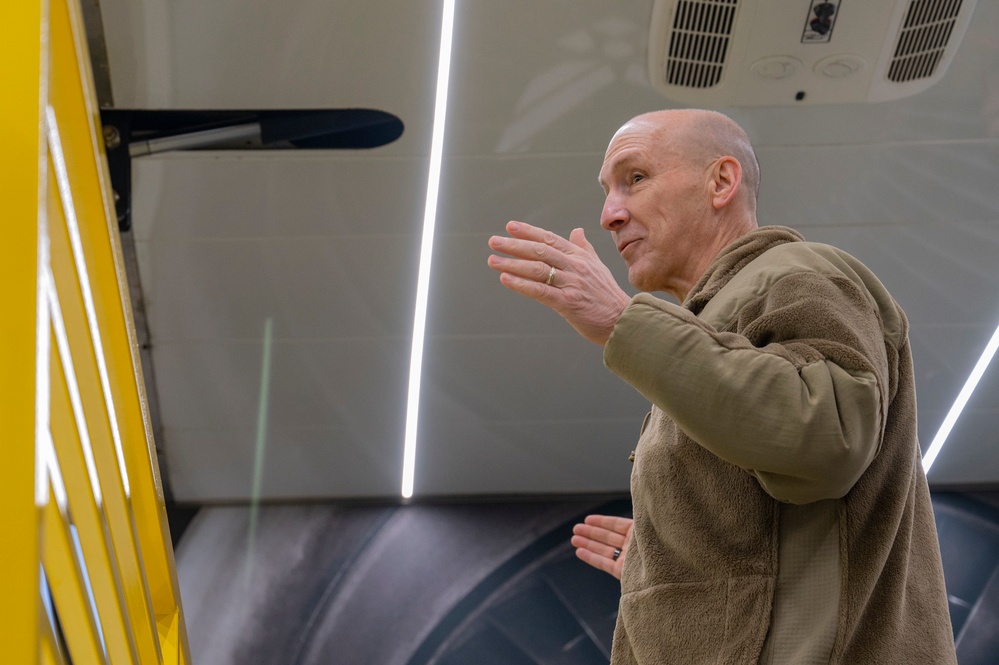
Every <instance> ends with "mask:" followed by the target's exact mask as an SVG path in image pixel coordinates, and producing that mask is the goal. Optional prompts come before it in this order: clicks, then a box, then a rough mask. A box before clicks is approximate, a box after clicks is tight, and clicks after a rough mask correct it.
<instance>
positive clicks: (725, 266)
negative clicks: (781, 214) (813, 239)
mask: <svg viewBox="0 0 999 665" xmlns="http://www.w3.org/2000/svg"><path fill="white" fill-rule="evenodd" d="M804 240H805V238H804V236H802V235H801V234H800V233H798V232H797V231H795V230H794V229H789V228H787V227H786V226H761V227H759V228H757V229H753V230H752V231H750V232H749V233H747V234H745V235H743V236H740V237H739V238H737V239H736V240H735V241H734V242H732V243H731V244H729V245H728V246H727V247H725V249H723V250H722V251H721V252H719V253H718V256H716V257H715V258H714V260H713V261H712V262H711V265H709V266H708V269H707V270H705V271H704V274H703V275H701V278H700V279H699V280H697V284H695V285H694V288H692V289H691V290H690V293H689V294H688V295H687V299H686V300H685V301H684V302H683V306H684V307H685V308H687V309H689V310H690V311H691V312H693V313H694V314H698V313H700V311H701V310H702V309H704V306H705V305H707V304H708V301H710V300H711V299H712V298H713V297H714V296H715V294H716V293H718V292H719V291H721V289H722V287H724V286H725V285H726V284H728V282H729V280H731V279H732V278H733V277H735V274H736V273H738V272H739V271H740V270H742V269H743V268H744V267H745V266H746V265H747V264H748V263H749V262H750V261H752V260H754V259H755V258H756V257H758V256H759V255H760V254H763V253H764V252H765V251H767V250H768V249H772V248H774V247H776V246H777V245H783V244H784V243H788V242H803V241H804Z"/></svg>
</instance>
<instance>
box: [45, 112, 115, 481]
mask: <svg viewBox="0 0 999 665" xmlns="http://www.w3.org/2000/svg"><path fill="white" fill-rule="evenodd" d="M45 112H46V114H45V119H46V126H47V129H48V139H49V151H50V153H51V155H52V164H53V165H54V166H55V174H56V183H58V185H59V198H60V199H62V209H63V214H64V215H65V217H66V227H67V229H68V230H69V240H70V244H71V245H72V247H73V259H74V262H75V263H76V273H77V277H78V279H79V282H80V291H81V293H82V294H83V306H84V309H85V310H86V311H87V324H88V325H89V327H90V338H91V340H92V342H93V347H94V356H95V357H96V359H97V373H98V374H99V375H100V378H101V389H102V390H103V392H104V403H105V405H106V407H107V412H108V424H109V425H110V427H111V439H112V440H113V441H114V449H115V454H116V455H117V457H118V472H119V474H120V475H121V483H122V486H123V488H124V490H125V496H126V497H129V496H131V491H130V487H129V483H128V470H127V469H126V467H125V454H124V452H123V451H122V446H121V434H120V433H119V432H118V417H117V415H116V414H115V409H114V400H113V399H112V397H111V383H110V381H108V368H107V364H106V363H105V362H104V345H103V344H102V343H101V331H100V328H99V327H98V324H97V311H96V309H95V308H94V296H93V292H92V291H91V290H90V276H89V275H88V274H87V262H86V257H85V256H84V254H83V242H82V241H81V239H80V225H79V223H78V222H77V220H76V207H75V206H74V205H73V190H72V188H71V186H70V183H69V171H68V170H67V168H66V159H65V157H64V154H63V151H62V140H61V139H60V138H59V125H58V124H57V123H56V116H55V111H54V110H53V109H52V107H51V106H49V107H46V109H45Z"/></svg>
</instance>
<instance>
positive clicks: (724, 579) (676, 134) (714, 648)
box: [489, 110, 956, 665]
mask: <svg viewBox="0 0 999 665" xmlns="http://www.w3.org/2000/svg"><path fill="white" fill-rule="evenodd" d="M759 179H760V176H759V166H758V164H757V160H756V156H755V153H754V151H753V148H752V145H751V144H750V141H749V139H748V137H747V136H746V134H745V132H744V131H743V130H742V129H741V128H740V127H739V126H738V125H736V124H735V123H734V122H733V121H732V120H730V119H729V118H727V117H725V116H724V115H721V114H718V113H714V112H710V111H695V110H682V111H663V112H658V113H650V114H646V115H642V116H639V117H637V118H635V119H633V120H631V121H630V122H628V123H627V124H625V125H624V126H623V127H622V128H621V129H620V130H619V131H618V132H617V133H616V134H615V135H614V137H613V139H612V140H611V142H610V145H609V146H608V148H607V152H606V155H605V157H604V163H603V166H602V168H601V170H600V178H599V180H600V184H601V186H602V187H603V189H604V192H605V194H606V200H605V203H604V208H603V212H602V214H601V219H600V224H601V226H602V227H603V228H604V229H606V230H607V231H609V232H610V234H611V236H612V238H613V239H614V243H615V245H616V247H617V250H618V252H619V253H620V254H621V258H622V259H624V262H625V263H626V264H627V266H628V281H629V282H631V284H632V285H633V286H635V287H636V288H638V289H640V290H641V291H643V293H640V294H639V295H637V296H635V297H629V296H628V295H627V294H626V293H625V292H624V291H623V290H622V289H621V288H620V287H619V286H618V285H617V283H616V282H615V280H614V279H613V277H612V276H611V274H610V271H609V270H608V269H607V267H606V266H605V265H604V264H603V263H602V262H601V261H600V259H599V258H598V257H597V255H596V253H595V252H594V250H593V247H592V245H590V243H589V242H588V241H587V240H586V237H585V234H584V232H583V230H582V229H578V228H577V229H575V230H573V231H572V233H570V235H569V237H568V238H567V239H566V238H562V237H560V236H558V235H556V234H554V233H552V232H550V231H547V230H544V229H540V228H537V227H534V226H531V225H529V224H526V223H523V222H510V223H509V224H508V225H507V227H506V230H507V234H508V235H506V236H493V237H492V238H490V240H489V246H490V247H491V249H492V250H494V251H495V252H497V253H496V254H493V255H491V256H490V257H489V265H490V266H491V267H492V268H494V269H495V270H497V271H499V272H500V281H501V282H502V283H503V285H504V286H506V287H508V288H510V289H512V290H514V291H516V292H518V293H521V294H523V295H525V296H527V297H529V298H532V299H534V300H536V301H538V302H540V303H542V304H543V305H547V306H548V307H550V308H552V309H554V310H555V311H556V312H558V313H559V314H561V315H562V316H563V317H564V318H565V319H566V321H568V323H569V324H570V325H572V326H573V328H575V329H576V330H577V331H578V332H579V333H580V334H581V335H582V336H583V337H585V338H586V339H588V340H590V341H592V342H594V343H596V344H599V345H600V346H602V347H603V357H604V363H605V364H606V366H607V367H608V368H609V369H611V370H612V371H613V372H615V373H616V374H617V375H618V376H620V377H621V378H622V379H623V380H624V381H626V382H627V383H629V384H630V385H631V386H633V387H634V388H635V389H636V390H638V391H639V392H640V393H641V394H642V395H644V396H645V397H646V398H648V399H649V401H650V402H651V403H652V410H651V412H650V413H649V415H648V416H647V417H646V419H645V422H644V424H643V425H642V433H641V436H640V438H639V442H638V445H637V447H636V451H635V455H634V467H633V469H632V479H631V493H632V503H633V507H634V522H633V523H632V522H631V521H630V520H626V519H621V518H609V517H599V516H595V517H591V518H589V519H588V520H587V523H586V524H584V525H580V526H579V527H577V530H576V536H574V538H573V544H574V545H576V546H577V547H578V548H579V552H578V553H579V556H580V558H582V559H584V560H585V561H587V562H588V563H590V564H592V565H595V566H597V567H598V568H601V569H603V570H606V571H608V572H610V573H612V574H615V575H618V576H619V577H620V578H621V587H622V588H621V590H622V596H621V605H620V611H619V614H618V620H617V627H616V630H615V634H614V648H613V654H612V659H611V662H612V663H613V665H623V664H626V663H639V664H642V665H662V664H665V663H712V664H714V663H767V664H770V663H788V664H794V665H802V664H806V665H807V664H811V663H848V664H850V665H857V664H863V663H872V664H873V663H878V664H881V663H933V664H934V665H937V664H949V663H956V658H955V654H954V643H953V635H952V632H951V624H950V617H949V612H948V607H947V598H946V594H945V591H944V580H943V573H942V568H941V564H940V552H939V546H938V543H937V536H936V530H935V526H934V521H933V513H932V509H931V505H930V498H929V490H928V487H927V484H926V478H925V476H924V474H923V470H922V465H921V460H920V451H919V444H918V441H917V439H916V412H915V388H914V381H913V374H912V364H911V354H910V349H909V342H908V336H907V330H908V323H907V321H906V318H905V315H904V314H903V312H902V310H901V309H900V308H899V307H898V305H897V304H896V303H895V302H894V300H893V299H892V298H891V296H890V295H889V293H888V292H887V291H886V290H885V288H884V286H882V284H881V283H880V282H879V281H878V280H877V278H876V277H875V276H874V275H873V274H872V273H871V272H870V271H869V270H868V269H867V268H866V267H865V266H863V265H862V264H861V263H860V262H859V261H857V260H856V259H855V258H853V257H851V256H849V255H848V254H846V253H844V252H842V251H840V250H837V249H835V248H833V247H829V246H827V245H820V244H816V243H809V242H805V241H804V239H803V238H802V237H801V236H800V235H799V234H798V233H796V232H795V231H793V230H791V229H788V228H784V227H776V226H769V227H768V226H764V227H758V225H757V219H756V199H757V190H758V186H759ZM654 291H664V292H666V293H669V294H672V295H673V296H674V297H675V298H676V300H677V301H678V302H679V303H680V304H679V305H676V304H673V303H671V302H668V301H664V300H661V299H659V298H656V297H654V296H652V295H650V293H649V292H654Z"/></svg>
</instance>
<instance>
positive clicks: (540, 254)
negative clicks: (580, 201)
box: [489, 222, 631, 346]
mask: <svg viewBox="0 0 999 665" xmlns="http://www.w3.org/2000/svg"><path fill="white" fill-rule="evenodd" d="M506 231H507V233H509V234H510V236H509V237H506V236H492V237H491V238H490V239H489V247H490V249H492V250H494V251H496V252H500V253H502V254H506V255H507V256H498V255H496V254H493V255H491V256H490V257H489V267H491V268H493V269H494V270H497V271H499V272H500V273H501V274H500V282H502V283H503V285H504V286H506V287H507V288H508V289H511V290H513V291H516V292H517V293H520V294H522V295H525V296H527V297H528V298H533V299H534V300H537V301H538V302H539V303H541V304H543V305H547V306H548V307H551V308H552V309H553V310H555V311H556V312H558V313H559V314H560V315H561V316H562V318H564V319H565V320H566V321H568V322H569V324H570V325H571V326H572V327H573V328H575V329H576V331H577V332H578V333H579V334H580V335H582V336H583V337H585V338H586V339H588V340H590V341H591V342H594V343H595V344H599V345H601V346H603V345H604V344H605V343H606V342H607V339H608V338H609V337H610V333H611V330H613V329H614V324H615V323H617V320H618V318H619V317H620V316H621V312H623V311H624V308H625V307H627V306H628V302H629V301H630V300H631V298H630V297H629V296H628V294H627V293H625V292H624V290H623V289H621V287H620V286H618V284H617V282H616V281H615V280H614V276H613V275H612V274H611V272H610V270H609V269H608V268H607V266H606V265H604V264H603V262H602V261H601V260H600V257H598V256H597V253H596V250H594V248H593V245H591V244H590V242H589V241H588V240H587V239H586V236H585V234H584V233H583V229H574V230H573V231H572V233H570V234H569V239H568V240H566V239H565V238H563V237H562V236H559V235H556V234H555V233H552V232H551V231H546V230H545V229H542V228H538V227H536V226H531V225H530V224H525V223H523V222H510V223H508V224H507V225H506Z"/></svg>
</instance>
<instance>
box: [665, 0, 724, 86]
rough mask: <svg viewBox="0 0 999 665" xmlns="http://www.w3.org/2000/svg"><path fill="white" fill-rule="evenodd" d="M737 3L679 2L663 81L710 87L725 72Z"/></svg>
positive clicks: (707, 0)
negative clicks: (726, 56)
mask: <svg viewBox="0 0 999 665" xmlns="http://www.w3.org/2000/svg"><path fill="white" fill-rule="evenodd" d="M738 4H739V0H680V1H679V2H678V3H677V7H676V14H675V17H674V20H673V30H672V32H671V34H670V42H669V53H668V56H667V60H666V82H667V83H668V84H669V85H678V86H682V87H686V88H710V87H711V86H714V85H716V84H717V83H718V82H719V81H721V78H722V74H723V73H724V71H725V55H726V54H727V52H728V46H729V40H730V39H731V37H732V28H733V26H734V25H735V14H736V9H737V8H738Z"/></svg>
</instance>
